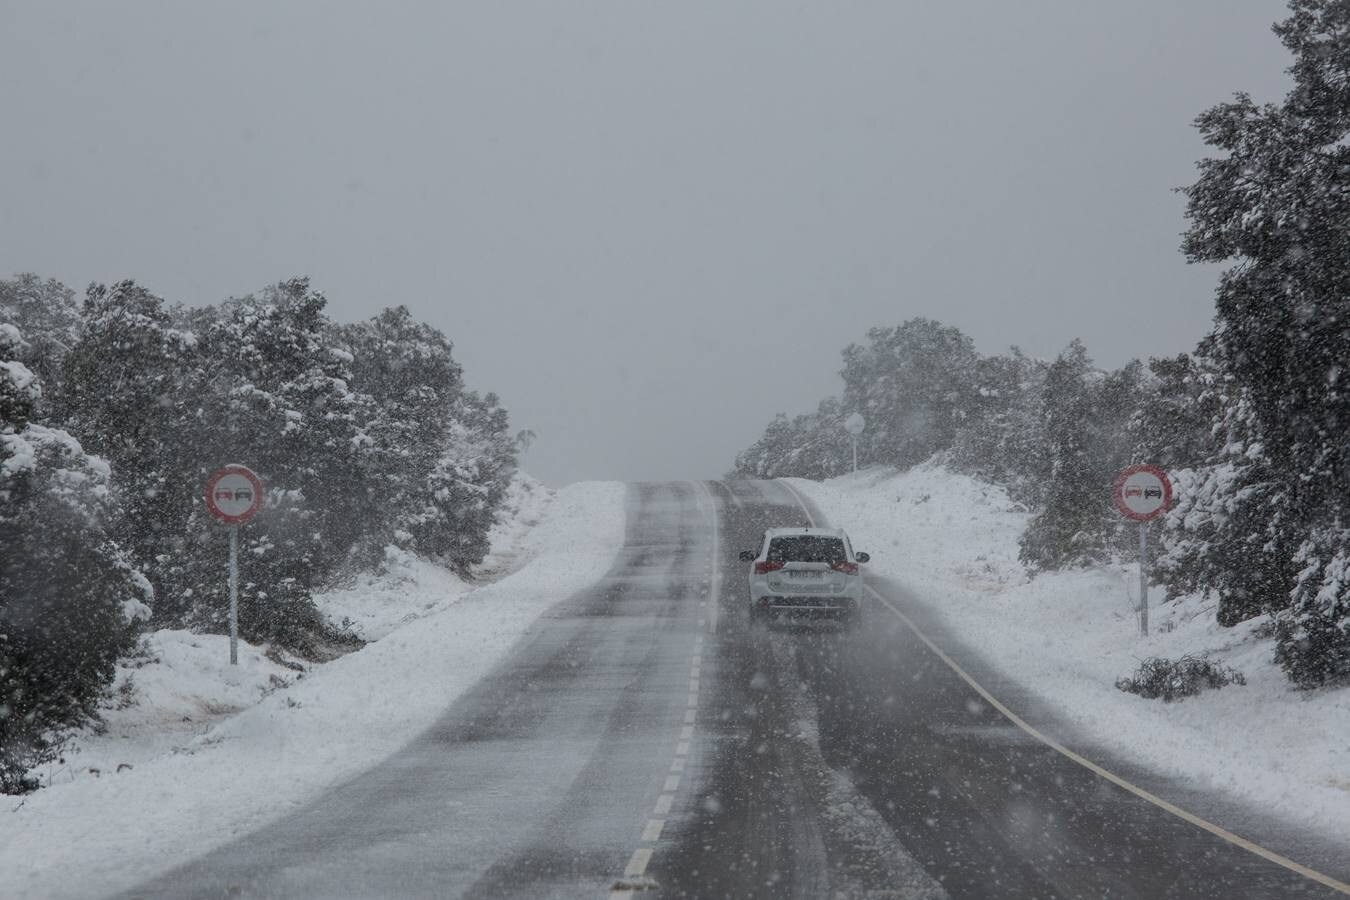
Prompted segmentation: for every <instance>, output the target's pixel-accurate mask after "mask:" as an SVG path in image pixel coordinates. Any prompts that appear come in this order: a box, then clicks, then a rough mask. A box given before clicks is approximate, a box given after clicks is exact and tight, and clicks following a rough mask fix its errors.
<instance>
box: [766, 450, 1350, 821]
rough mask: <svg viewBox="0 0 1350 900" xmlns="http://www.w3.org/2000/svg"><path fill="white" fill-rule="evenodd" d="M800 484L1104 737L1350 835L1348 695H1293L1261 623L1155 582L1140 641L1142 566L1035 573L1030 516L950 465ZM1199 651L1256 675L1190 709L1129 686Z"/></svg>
mask: <svg viewBox="0 0 1350 900" xmlns="http://www.w3.org/2000/svg"><path fill="white" fill-rule="evenodd" d="M789 481H790V483H791V484H792V486H793V487H794V488H796V489H797V490H799V491H800V492H801V493H802V494H803V495H804V496H806V497H807V498H809V499H810V500H811V501H812V502H813V503H814V504H815V505H816V506H817V507H818V508H819V509H820V510H821V512H822V513H824V515H825V516H826V518H827V519H828V520H829V523H830V524H831V525H835V526H838V527H842V528H845V529H847V530H848V531H849V534H850V535H851V536H852V538H853V543H854V546H856V547H858V548H859V549H860V550H867V551H869V552H871V553H872V555H873V562H872V563H871V565H870V568H871V569H873V570H874V571H876V572H877V573H878V574H880V575H885V576H887V577H890V578H892V579H894V580H895V581H897V582H900V583H902V584H905V585H907V586H909V587H911V588H912V589H913V593H914V594H915V595H916V596H917V597H918V598H919V599H920V600H921V601H923V602H924V604H925V606H926V607H928V608H929V609H930V610H931V612H932V613H933V614H934V615H936V616H938V617H939V618H940V619H941V620H942V621H943V622H944V623H945V624H946V625H947V626H948V627H949V628H950V629H951V631H952V632H953V633H954V634H956V635H959V637H960V640H961V641H963V642H964V643H966V644H967V645H969V646H970V647H971V648H972V649H974V650H975V651H977V652H978V653H980V654H981V656H982V657H983V658H984V659H985V661H986V662H988V663H989V664H991V665H993V666H994V667H995V668H997V669H998V670H999V671H1000V672H1001V673H1002V674H1003V675H1004V676H1006V677H1007V678H1009V679H1010V680H1011V681H1013V682H1014V683H1016V684H1017V685H1019V686H1020V687H1021V688H1023V689H1025V690H1027V691H1028V692H1030V693H1031V694H1033V695H1035V696H1037V697H1039V698H1041V699H1042V700H1044V701H1045V702H1046V703H1047V704H1048V705H1049V706H1050V707H1052V708H1054V709H1055V710H1056V711H1057V712H1058V714H1059V715H1060V716H1061V717H1062V718H1063V719H1064V720H1065V721H1067V722H1068V723H1070V724H1071V726H1072V727H1074V728H1077V729H1079V730H1081V732H1082V733H1083V734H1084V735H1086V736H1087V737H1088V738H1089V739H1090V740H1094V741H1097V742H1100V743H1102V744H1104V745H1109V746H1111V747H1112V748H1113V749H1114V750H1115V751H1116V752H1118V753H1119V754H1120V755H1121V756H1122V757H1126V758H1129V759H1131V760H1132V761H1134V762H1136V763H1138V764H1140V765H1142V766H1144V767H1146V768H1148V769H1150V770H1152V771H1155V772H1158V773H1160V774H1164V775H1168V776H1172V777H1179V778H1182V779H1185V780H1186V781H1187V782H1188V783H1190V784H1192V785H1194V786H1196V787H1198V788H1200V789H1201V790H1206V791H1213V792H1218V793H1223V794H1227V795H1229V796H1235V797H1240V798H1242V799H1244V800H1246V801H1248V802H1251V803H1253V804H1255V805H1257V806H1258V807H1259V808H1263V809H1266V810H1269V811H1271V812H1272V813H1274V814H1276V815H1278V816H1280V817H1282V818H1285V819H1286V820H1288V821H1290V822H1294V823H1299V824H1301V825H1306V826H1309V827H1311V828H1314V829H1316V830H1317V831H1318V832H1320V833H1323V834H1346V833H1350V689H1347V688H1344V687H1342V688H1327V689H1322V690H1317V691H1299V690H1295V689H1294V688H1293V687H1292V686H1291V685H1290V683H1289V681H1288V680H1287V679H1286V678H1285V676H1284V673H1283V672H1282V671H1281V670H1280V668H1279V667H1278V666H1277V665H1276V664H1275V663H1274V662H1273V660H1272V653H1273V650H1274V642H1273V640H1272V639H1270V638H1263V637H1260V636H1259V633H1258V628H1257V626H1258V624H1259V620H1257V621H1252V622H1247V623H1243V624H1242V625H1240V626H1238V627H1235V628H1221V627H1220V626H1219V625H1218V624H1217V623H1216V622H1215V621H1214V610H1213V607H1212V604H1208V603H1205V602H1204V601H1203V600H1202V599H1201V598H1198V597H1189V598H1183V599H1181V600H1179V601H1177V602H1174V603H1168V604H1161V603H1159V600H1160V598H1161V589H1160V588H1156V587H1155V588H1153V589H1152V590H1151V591H1150V598H1151V600H1152V601H1153V603H1152V610H1151V613H1150V617H1151V620H1152V625H1153V632H1152V634H1151V635H1150V636H1149V637H1147V638H1144V637H1140V636H1139V634H1138V624H1137V618H1136V615H1135V612H1134V610H1135V605H1136V603H1137V602H1138V593H1137V592H1138V586H1137V581H1136V578H1137V576H1136V575H1135V572H1136V569H1135V567H1134V565H1133V564H1132V563H1130V564H1122V565H1120V566H1110V567H1101V568H1095V569H1080V570H1075V571H1068V572H1052V573H1046V574H1042V575H1038V576H1037V577H1035V578H1034V579H1031V578H1028V576H1027V574H1026V572H1025V570H1024V569H1023V567H1022V565H1021V564H1020V563H1019V562H1018V557H1017V552H1018V545H1017V541H1018V537H1019V536H1020V535H1021V533H1022V530H1023V529H1024V528H1025V526H1026V523H1027V520H1028V519H1029V516H1028V515H1027V513H1026V512H1025V511H1024V510H1022V509H1021V507H1020V506H1018V505H1017V504H1015V503H1013V502H1011V501H1010V500H1009V498H1008V496H1007V494H1006V493H1005V492H1004V491H1003V490H1002V489H1001V488H999V487H997V486H994V485H990V484H986V483H983V482H980V481H977V480H975V479H973V478H969V477H967V476H964V475H959V474H956V473H953V472H951V471H949V470H947V469H946V468H944V467H942V466H937V465H932V464H926V465H921V466H918V467H915V468H914V469H911V470H909V471H906V472H900V473H897V472H895V471H894V470H890V469H870V470H867V471H864V472H860V473H858V474H856V475H849V476H843V477H840V478H834V479H830V480H829V481H826V482H823V483H819V482H811V481H805V480H802V479H789ZM1186 654H1192V655H1197V656H1198V655H1207V656H1209V657H1210V658H1211V659H1213V660H1215V661H1217V662H1223V663H1225V664H1228V665H1231V666H1234V667H1236V668H1237V669H1238V670H1240V671H1241V672H1242V673H1243V674H1244V675H1245V676H1246V679H1247V684H1246V685H1245V686H1238V685H1233V686H1229V687H1226V688H1223V689H1221V690H1215V691H1206V692H1204V693H1202V694H1200V695H1199V696H1196V697H1191V698H1189V699H1186V700H1183V701H1180V702H1176V703H1163V702H1162V701H1160V700H1147V699H1144V698H1142V697H1138V696H1134V695H1131V694H1126V693H1123V692H1121V691H1119V690H1117V689H1116V687H1115V681H1116V679H1117V678H1120V677H1122V676H1126V675H1131V674H1133V673H1134V671H1135V669H1136V668H1137V667H1138V665H1139V663H1140V661H1141V660H1143V659H1145V658H1147V657H1152V656H1162V657H1170V658H1176V657H1180V656H1183V655H1186ZM1122 735H1125V736H1128V737H1127V738H1125V739H1122Z"/></svg>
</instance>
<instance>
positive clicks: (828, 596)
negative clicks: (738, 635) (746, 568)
mask: <svg viewBox="0 0 1350 900" xmlns="http://www.w3.org/2000/svg"><path fill="white" fill-rule="evenodd" d="M741 559H742V560H743V561H745V562H751V563H753V565H752V566H751V567H750V576H749V577H750V618H751V619H752V620H756V619H759V620H763V619H770V618H777V617H778V616H779V615H792V616H808V617H812V618H814V617H820V616H828V617H831V618H837V619H840V620H842V621H846V622H849V623H852V622H856V621H857V620H858V618H859V617H860V616H861V611H862V599H863V580H862V575H861V573H860V572H859V571H858V564H859V563H865V562H867V560H868V559H869V557H868V555H867V554H866V553H858V554H855V553H854V552H853V545H852V544H851V543H850V542H849V539H848V535H847V534H845V533H844V532H843V530H842V529H839V528H770V529H769V530H768V531H766V532H764V543H763V544H762V545H761V546H760V548H759V551H758V552H756V551H754V550H743V551H741Z"/></svg>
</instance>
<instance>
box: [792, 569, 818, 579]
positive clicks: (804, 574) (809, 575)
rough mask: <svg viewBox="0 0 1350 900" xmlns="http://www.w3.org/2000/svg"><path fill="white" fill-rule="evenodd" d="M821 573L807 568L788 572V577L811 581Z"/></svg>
mask: <svg viewBox="0 0 1350 900" xmlns="http://www.w3.org/2000/svg"><path fill="white" fill-rule="evenodd" d="M821 574H822V573H820V572H813V571H811V570H809V569H808V570H806V571H792V572H788V578H789V579H790V580H792V581H811V580H815V579H817V578H820V576H821Z"/></svg>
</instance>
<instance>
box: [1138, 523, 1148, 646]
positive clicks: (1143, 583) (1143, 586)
mask: <svg viewBox="0 0 1350 900" xmlns="http://www.w3.org/2000/svg"><path fill="white" fill-rule="evenodd" d="M1139 634H1140V635H1142V636H1143V637H1148V522H1140V523H1139Z"/></svg>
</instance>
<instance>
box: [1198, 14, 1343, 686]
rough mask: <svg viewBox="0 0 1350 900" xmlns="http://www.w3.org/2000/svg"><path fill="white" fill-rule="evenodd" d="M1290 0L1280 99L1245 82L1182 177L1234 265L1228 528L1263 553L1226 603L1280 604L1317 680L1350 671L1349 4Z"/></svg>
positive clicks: (1235, 606)
mask: <svg viewBox="0 0 1350 900" xmlns="http://www.w3.org/2000/svg"><path fill="white" fill-rule="evenodd" d="M1289 7H1290V10H1291V12H1292V15H1291V16H1290V17H1289V18H1288V19H1286V20H1285V21H1284V22H1282V23H1280V24H1279V25H1277V26H1276V28H1275V31H1276V33H1277V34H1278V35H1279V37H1280V39H1281V40H1282V41H1283V43H1284V45H1285V46H1286V47H1287V48H1288V49H1289V51H1290V52H1291V53H1292V54H1293V57H1294V63H1293V66H1292V67H1291V68H1290V70H1289V72H1290V74H1291V75H1292V76H1293V79H1294V87H1293V89H1292V90H1291V91H1290V92H1289V94H1288V96H1286V98H1285V100H1284V102H1283V103H1281V104H1279V105H1275V104H1266V105H1264V106H1258V105H1257V104H1255V103H1254V102H1253V101H1252V99H1251V98H1250V97H1249V96H1247V95H1245V94H1237V95H1236V96H1235V98H1234V100H1233V101H1231V102H1229V103H1224V104H1220V105H1218V106H1215V107H1213V108H1212V109H1209V110H1207V111H1206V112H1204V113H1203V114H1201V116H1200V117H1199V118H1198V119H1197V125H1198V127H1199V128H1200V131H1201V133H1202V135H1203V137H1204V139H1205V142H1206V143H1207V144H1209V145H1210V146H1212V147H1214V148H1216V149H1218V150H1220V151H1222V153H1223V155H1222V156H1219V157H1214V158H1209V159H1205V160H1202V161H1201V162H1200V164H1199V169H1200V176H1199V178H1198V179H1197V181H1196V182H1195V183H1194V184H1193V185H1191V186H1190V187H1189V188H1187V189H1186V194H1187V199H1188V204H1187V217H1188V219H1189V220H1190V227H1189V229H1188V230H1187V232H1186V235H1185V240H1184V244H1183V250H1184V251H1185V253H1186V255H1187V257H1188V258H1189V259H1191V260H1194V261H1204V262H1228V263H1232V266H1231V268H1229V269H1228V270H1226V271H1225V273H1224V275H1223V277H1222V278H1221V280H1220V284H1219V287H1218V291H1217V298H1216V299H1217V315H1216V319H1215V328H1214V331H1213V333H1212V334H1211V336H1210V337H1209V339H1208V341H1207V342H1206V345H1205V347H1204V351H1205V352H1206V353H1207V354H1208V355H1211V356H1213V357H1214V359H1215V360H1216V362H1217V363H1218V364H1219V366H1220V367H1221V368H1222V370H1223V372H1224V374H1225V375H1230V376H1231V377H1232V385H1231V389H1230V390H1229V391H1228V392H1227V401H1228V406H1227V408H1226V409H1225V410H1224V413H1223V416H1222V419H1221V421H1220V423H1219V424H1220V425H1221V426H1222V427H1224V428H1226V429H1227V430H1228V431H1229V432H1230V433H1232V434H1234V435H1235V436H1236V438H1237V441H1236V442H1237V443H1238V444H1240V445H1241V446H1242V447H1243V451H1242V452H1243V454H1244V456H1243V457H1242V459H1241V460H1232V461H1230V462H1231V466H1232V468H1231V472H1230V474H1229V476H1228V477H1225V478H1224V479H1223V482H1222V485H1220V486H1218V487H1221V488H1222V490H1223V492H1224V494H1225V496H1226V497H1227V498H1228V499H1224V500H1221V501H1219V504H1218V505H1220V506H1223V505H1235V506H1237V507H1240V508H1242V509H1244V510H1245V511H1246V512H1245V513H1244V514H1243V515H1241V516H1229V517H1228V519H1227V520H1226V523H1227V524H1226V526H1225V527H1226V528H1229V529H1236V528H1243V529H1244V530H1243V531H1242V532H1241V533H1239V534H1230V536H1232V537H1237V538H1238V539H1239V541H1238V543H1239V544H1240V545H1241V546H1243V547H1245V548H1247V549H1248V550H1251V551H1253V552H1254V556H1252V557H1250V558H1249V559H1248V560H1247V561H1246V562H1245V563H1244V564H1242V565H1239V566H1238V567H1237V568H1236V569H1234V570H1232V571H1229V572H1225V573H1223V574H1222V575H1221V576H1220V579H1221V580H1220V581H1219V582H1218V583H1217V588H1218V592H1219V595H1220V601H1221V603H1222V604H1223V605H1224V606H1225V607H1227V608H1228V609H1229V610H1230V612H1229V614H1228V615H1227V616H1226V618H1227V619H1229V620H1231V619H1233V618H1235V617H1236V616H1237V615H1238V614H1241V613H1246V612H1248V611H1252V610H1255V609H1266V610H1270V611H1272V612H1274V613H1275V614H1276V616H1277V624H1278V626H1279V656H1280V659H1281V661H1282V662H1283V664H1284V665H1285V667H1286V669H1287V670H1288V672H1289V673H1290V675H1291V677H1293V678H1294V679H1295V680H1296V681H1298V682H1299V683H1302V684H1318V683H1322V682H1325V681H1327V680H1330V679H1334V678H1340V677H1344V676H1347V675H1350V581H1348V580H1347V579H1346V578H1345V577H1344V575H1345V571H1346V566H1347V563H1350V530H1347V528H1346V522H1347V517H1346V512H1347V510H1346V505H1347V498H1348V497H1350V445H1347V443H1346V441H1345V437H1344V436H1345V434H1346V433H1347V431H1350V391H1347V390H1346V387H1345V379H1346V377H1347V371H1348V370H1350V268H1347V266H1346V264H1345V261H1346V259H1347V256H1348V255H1350V254H1348V253H1347V250H1348V249H1350V246H1348V243H1347V242H1348V241H1350V141H1347V132H1350V28H1348V27H1347V26H1350V7H1347V5H1346V4H1345V3H1344V2H1340V0H1292V2H1290V4H1289ZM1243 460H1245V461H1243ZM1216 489H1218V488H1217V487H1216ZM1246 528H1250V529H1251V530H1250V531H1246V530H1245V529H1246Z"/></svg>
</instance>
